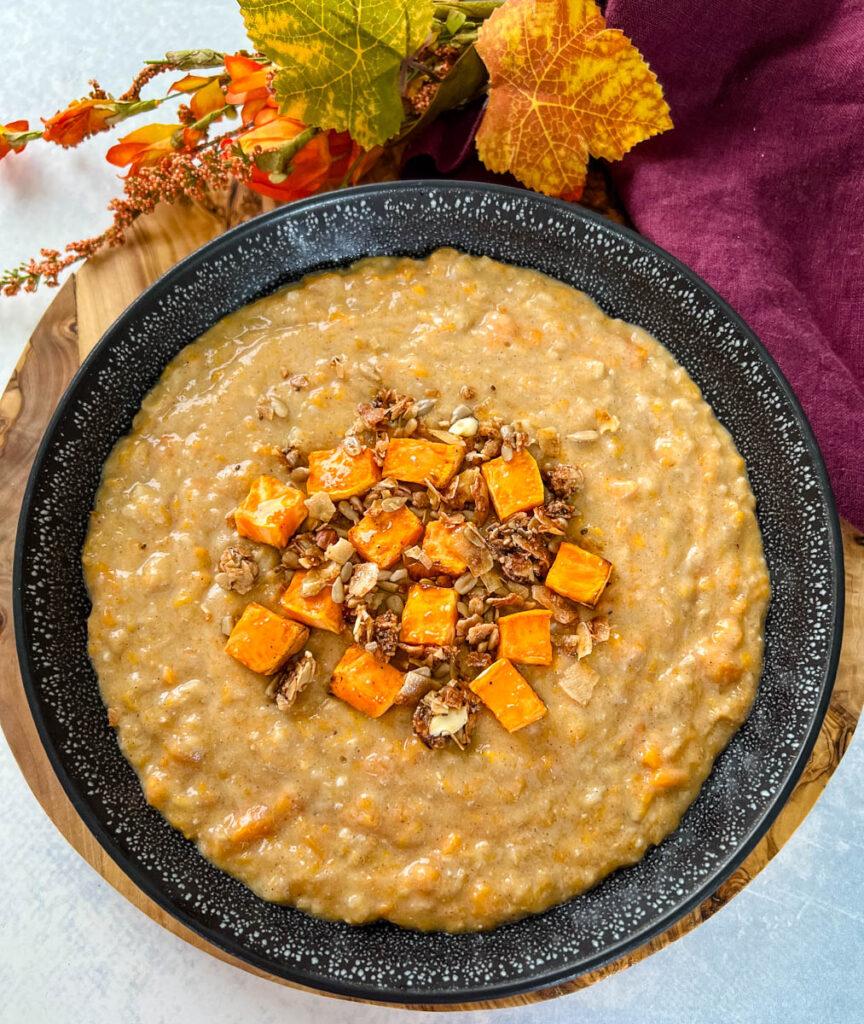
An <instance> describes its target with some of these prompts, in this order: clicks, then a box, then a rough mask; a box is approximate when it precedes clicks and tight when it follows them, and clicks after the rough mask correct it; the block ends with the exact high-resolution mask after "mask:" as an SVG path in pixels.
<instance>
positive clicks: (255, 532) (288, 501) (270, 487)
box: [234, 476, 306, 548]
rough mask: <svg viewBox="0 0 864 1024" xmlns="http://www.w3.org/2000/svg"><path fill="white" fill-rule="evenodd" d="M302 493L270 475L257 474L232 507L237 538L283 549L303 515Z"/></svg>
mask: <svg viewBox="0 0 864 1024" xmlns="http://www.w3.org/2000/svg"><path fill="white" fill-rule="evenodd" d="M303 500H304V495H303V493H302V492H301V491H298V490H297V488H296V487H290V486H288V485H287V484H283V483H282V481H281V480H277V479H276V478H275V477H272V476H259V477H258V479H257V480H255V481H254V482H253V484H252V486H251V487H250V488H249V493H248V494H247V495H246V497H245V498H244V499H243V501H242V502H241V503H240V504H239V505H238V506H237V508H236V509H235V510H234V522H235V524H236V526H237V532H238V533H239V534H240V536H241V537H248V538H249V539H250V540H257V541H258V542H259V543H260V544H272V545H273V547H274V548H284V547H285V545H286V544H287V543H288V540H289V538H290V537H292V536H293V535H294V534H295V533H296V532H297V528H298V527H299V526H300V524H301V523H302V522H303V520H304V519H305V518H306V506H305V505H304V504H303Z"/></svg>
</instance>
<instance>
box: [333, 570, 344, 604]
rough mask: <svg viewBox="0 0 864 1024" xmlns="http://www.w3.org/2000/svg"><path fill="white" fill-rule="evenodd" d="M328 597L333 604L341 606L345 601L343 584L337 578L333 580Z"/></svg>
mask: <svg viewBox="0 0 864 1024" xmlns="http://www.w3.org/2000/svg"><path fill="white" fill-rule="evenodd" d="M330 597H331V598H332V599H333V603H334V604H343V603H344V601H345V584H344V583H343V582H342V579H341V577H339V576H337V577H336V579H335V580H333V586H332V587H331V588H330Z"/></svg>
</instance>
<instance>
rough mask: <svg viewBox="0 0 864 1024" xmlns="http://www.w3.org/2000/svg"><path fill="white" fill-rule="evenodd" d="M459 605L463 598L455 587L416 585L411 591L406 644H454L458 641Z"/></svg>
mask: <svg viewBox="0 0 864 1024" xmlns="http://www.w3.org/2000/svg"><path fill="white" fill-rule="evenodd" d="M458 602H459V595H458V594H457V593H456V591H455V590H453V589H452V588H451V587H432V586H426V585H424V584H422V583H416V584H415V585H414V586H413V587H412V588H411V589H410V590H409V591H408V600H407V601H406V602H405V608H404V610H403V612H402V629H401V631H400V634H399V639H400V640H401V641H402V643H403V644H438V645H440V646H442V647H446V646H447V645H448V644H452V643H453V641H454V640H455V639H456V618H457V616H458V614H459V612H458V611H457V609H456V605H457V603H458Z"/></svg>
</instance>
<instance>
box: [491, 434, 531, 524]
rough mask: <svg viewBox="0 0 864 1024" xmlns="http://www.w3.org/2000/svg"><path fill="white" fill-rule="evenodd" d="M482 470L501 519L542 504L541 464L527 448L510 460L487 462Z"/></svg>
mask: <svg viewBox="0 0 864 1024" xmlns="http://www.w3.org/2000/svg"><path fill="white" fill-rule="evenodd" d="M481 470H482V473H483V476H484V478H485V480H486V486H487V487H488V488H489V495H490V497H491V498H492V504H493V505H494V506H495V511H496V512H497V514H498V518H499V519H506V518H507V517H508V516H512V515H513V513H514V512H527V511H528V510H529V509H532V508H536V507H537V505H542V504H543V480H542V478H541V476H540V467H539V466H538V465H537V463H536V462H535V461H534V456H533V455H532V454H531V453H530V452H529V451H526V450H525V449H524V448H523V449H522V451H520V452H514V453H513V458H512V459H510V461H509V462H507V461H506V460H505V459H504V458H498V459H492V460H491V461H490V462H484V463H483V465H482V466H481Z"/></svg>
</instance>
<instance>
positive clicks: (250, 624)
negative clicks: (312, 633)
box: [225, 601, 309, 676]
mask: <svg viewBox="0 0 864 1024" xmlns="http://www.w3.org/2000/svg"><path fill="white" fill-rule="evenodd" d="M308 639H309V630H308V629H307V628H306V627H305V626H301V625H300V623H299V622H294V621H293V620H292V619H286V618H285V617H284V616H283V615H277V614H276V612H271V611H270V609H269V608H265V607H264V605H261V604H256V603H255V601H252V602H250V603H249V604H247V605H246V607H245V608H244V609H243V614H242V615H241V616H240V618H239V620H238V622H237V625H236V626H235V627H234V628H233V629H232V630H231V636H229V637H228V643H227V644H225V652H226V653H227V654H230V655H231V657H232V658H236V659H237V660H238V661H239V662H240V663H241V664H242V665H245V666H246V668H251V669H252V671H253V672H261V673H262V674H263V675H265V676H272V675H273V673H274V672H278V671H279V669H280V668H282V666H283V665H284V664H285V662H286V661H287V660H288V659H289V658H290V657H291V655H292V654H296V653H297V652H298V651H299V650H300V648H301V647H302V646H303V645H304V644H305V643H306V641H307V640H308Z"/></svg>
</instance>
